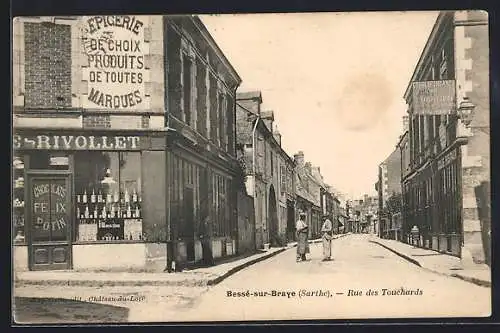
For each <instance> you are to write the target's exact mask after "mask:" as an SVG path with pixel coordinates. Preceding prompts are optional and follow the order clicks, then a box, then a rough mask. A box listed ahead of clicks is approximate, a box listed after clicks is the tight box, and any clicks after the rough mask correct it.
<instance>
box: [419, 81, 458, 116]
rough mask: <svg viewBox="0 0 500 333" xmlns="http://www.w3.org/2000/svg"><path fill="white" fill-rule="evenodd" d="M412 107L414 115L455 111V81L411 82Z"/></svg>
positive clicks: (442, 113)
mask: <svg viewBox="0 0 500 333" xmlns="http://www.w3.org/2000/svg"><path fill="white" fill-rule="evenodd" d="M412 107H413V112H414V113H415V114H426V115H445V114H449V113H450V112H452V111H453V110H454V109H455V81H454V80H441V81H420V82H413V83H412Z"/></svg>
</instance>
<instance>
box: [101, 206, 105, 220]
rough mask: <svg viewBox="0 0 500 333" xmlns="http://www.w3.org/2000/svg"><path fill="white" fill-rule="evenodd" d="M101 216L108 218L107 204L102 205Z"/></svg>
mask: <svg viewBox="0 0 500 333" xmlns="http://www.w3.org/2000/svg"><path fill="white" fill-rule="evenodd" d="M101 216H102V218H103V219H105V218H106V206H103V207H102V212H101Z"/></svg>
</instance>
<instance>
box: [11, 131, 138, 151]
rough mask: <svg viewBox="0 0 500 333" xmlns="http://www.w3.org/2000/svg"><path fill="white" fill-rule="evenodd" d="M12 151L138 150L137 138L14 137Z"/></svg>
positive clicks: (78, 136) (96, 136)
mask: <svg viewBox="0 0 500 333" xmlns="http://www.w3.org/2000/svg"><path fill="white" fill-rule="evenodd" d="M13 141H14V149H43V150H140V149H141V137H139V136H118V135H116V136H98V135H31V136H24V135H14V140H13Z"/></svg>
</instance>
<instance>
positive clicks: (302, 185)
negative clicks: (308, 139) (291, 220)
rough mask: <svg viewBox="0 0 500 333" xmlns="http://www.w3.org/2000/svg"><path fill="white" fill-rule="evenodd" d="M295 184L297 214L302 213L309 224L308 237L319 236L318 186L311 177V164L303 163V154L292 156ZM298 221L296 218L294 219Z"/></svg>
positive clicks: (319, 209)
mask: <svg viewBox="0 0 500 333" xmlns="http://www.w3.org/2000/svg"><path fill="white" fill-rule="evenodd" d="M294 160H295V165H296V167H295V184H296V188H295V189H296V194H297V206H296V207H297V214H298V212H300V211H303V212H304V213H305V214H306V221H307V223H308V224H309V237H317V236H318V235H319V228H320V226H319V224H320V221H321V194H320V191H321V190H320V188H321V186H320V184H318V182H317V180H316V179H314V177H313V175H312V166H311V163H309V162H305V160H304V152H302V151H299V152H298V153H297V154H295V155H294ZM296 218H297V219H298V216H297V217H296Z"/></svg>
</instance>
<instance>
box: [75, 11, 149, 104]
mask: <svg viewBox="0 0 500 333" xmlns="http://www.w3.org/2000/svg"><path fill="white" fill-rule="evenodd" d="M144 29H145V23H144V19H143V18H142V17H139V16H129V15H112V16H90V17H84V18H83V21H82V28H81V30H82V31H81V33H82V48H83V52H84V53H85V56H86V58H87V59H88V62H87V64H86V65H88V66H84V67H83V68H82V71H83V73H82V74H83V75H82V76H83V78H82V79H83V80H84V81H87V82H88V92H87V96H86V97H84V99H83V100H84V102H83V107H84V108H89V109H113V110H116V109H120V110H123V109H128V110H137V109H147V107H148V105H147V104H148V103H147V101H148V99H147V96H146V93H145V89H144V88H145V82H146V81H147V77H146V76H147V74H148V70H147V69H146V66H145V57H146V55H147V54H148V43H147V42H145V40H144Z"/></svg>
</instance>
